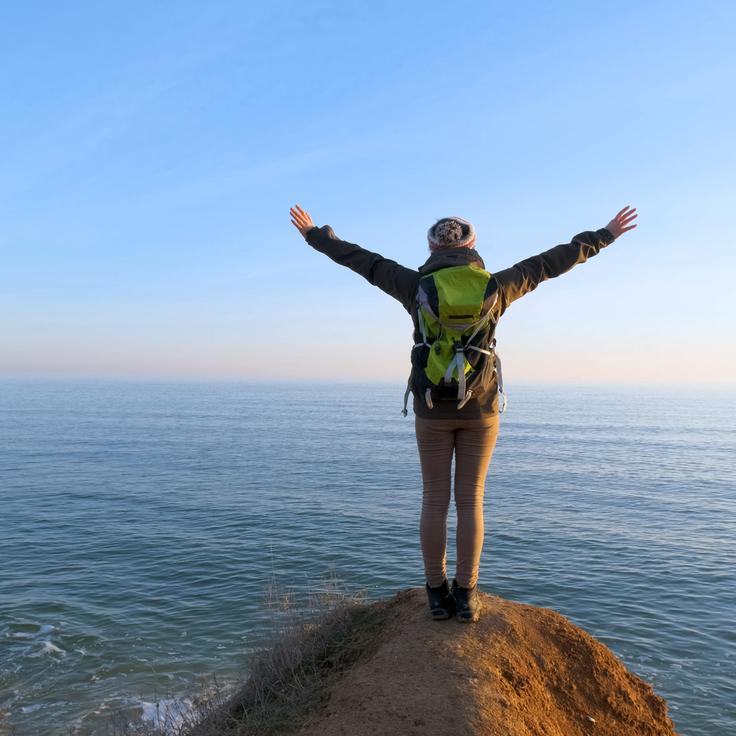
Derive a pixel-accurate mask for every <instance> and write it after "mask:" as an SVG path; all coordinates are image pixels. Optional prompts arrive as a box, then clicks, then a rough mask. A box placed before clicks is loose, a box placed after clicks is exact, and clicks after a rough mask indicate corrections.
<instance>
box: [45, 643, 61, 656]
mask: <svg viewBox="0 0 736 736" xmlns="http://www.w3.org/2000/svg"><path fill="white" fill-rule="evenodd" d="M41 651H42V652H43V653H44V654H60V655H61V656H62V657H63V656H65V655H66V652H65V651H64V650H63V649H61V648H59V647H57V646H56V644H52V643H51V642H50V641H44V642H43V648H42V649H41Z"/></svg>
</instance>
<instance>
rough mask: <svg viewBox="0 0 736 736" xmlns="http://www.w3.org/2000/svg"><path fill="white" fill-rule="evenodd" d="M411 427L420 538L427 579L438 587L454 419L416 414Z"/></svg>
mask: <svg viewBox="0 0 736 736" xmlns="http://www.w3.org/2000/svg"><path fill="white" fill-rule="evenodd" d="M414 426H415V429H416V435H417V447H418V448H419V461H420V463H421V466H422V485H423V493H422V515H421V519H420V522H419V538H420V540H421V544H422V556H423V557H424V573H425V575H426V578H427V582H428V583H429V585H430V586H432V587H437V586H438V585H441V584H442V581H443V580H444V579H445V577H446V564H447V563H446V553H447V511H448V509H449V506H450V480H451V476H450V468H451V465H452V452H453V448H454V444H455V433H454V431H453V429H452V427H453V426H454V422H453V420H443V419H425V418H423V417H417V416H415V421H414Z"/></svg>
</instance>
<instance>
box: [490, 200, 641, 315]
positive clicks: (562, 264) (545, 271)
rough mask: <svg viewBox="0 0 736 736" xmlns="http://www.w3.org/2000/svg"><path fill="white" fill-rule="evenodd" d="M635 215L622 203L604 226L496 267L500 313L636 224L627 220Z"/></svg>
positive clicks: (631, 219) (596, 252) (593, 253)
mask: <svg viewBox="0 0 736 736" xmlns="http://www.w3.org/2000/svg"><path fill="white" fill-rule="evenodd" d="M636 217H637V215H636V208H634V209H632V208H630V207H628V206H627V207H624V208H623V209H622V210H621V211H620V212H619V213H618V214H617V215H616V216H615V217H614V218H613V219H612V220H611V221H610V222H609V223H608V225H606V227H604V228H600V230H595V231H585V232H582V233H579V234H578V235H576V236H575V237H574V238H573V239H572V240H571V241H570V242H569V243H565V244H563V245H557V246H555V247H554V248H550V249H549V250H547V251H545V252H544V253H540V254H539V255H538V256H532V257H531V258H527V259H525V260H523V261H520V262H519V263H517V264H516V265H515V266H512V267H511V268H506V269H504V270H503V271H498V272H497V273H496V274H495V276H496V279H497V281H498V283H499V286H500V287H501V314H503V312H505V311H506V308H507V307H508V305H509V304H511V302H513V301H515V300H516V299H518V298H519V297H522V296H524V294H528V293H529V292H530V291H533V290H534V289H536V288H537V286H539V284H541V283H542V281H546V280H547V279H551V278H555V277H556V276H560V275H561V274H563V273H565V272H566V271H569V270H570V269H571V268H572V267H573V266H575V265H576V264H578V263H585V261H587V260H588V258H591V257H592V256H595V255H597V254H598V253H599V252H600V250H601V248H605V247H606V246H607V245H610V244H611V243H612V242H613V241H614V240H615V239H616V238H618V237H619V236H621V235H623V233H625V232H627V231H629V230H633V229H634V228H635V227H636V224H631V223H632V222H633V221H634V220H635V219H636Z"/></svg>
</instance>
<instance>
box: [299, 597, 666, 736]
mask: <svg viewBox="0 0 736 736" xmlns="http://www.w3.org/2000/svg"><path fill="white" fill-rule="evenodd" d="M482 600H483V605H484V609H483V614H482V617H481V620H480V621H479V622H478V623H476V624H461V623H458V622H457V621H455V620H450V621H441V622H438V621H432V620H431V619H430V618H429V613H428V609H427V606H426V597H425V593H424V590H423V589H421V588H418V589H411V590H405V591H402V592H400V593H398V594H397V595H396V596H395V598H393V599H390V600H387V601H379V602H378V603H374V604H371V605H372V607H373V608H374V609H375V610H376V611H377V612H380V616H381V620H382V621H383V623H382V625H381V626H380V627H379V628H378V629H377V632H376V633H375V635H374V636H373V638H372V640H371V641H370V644H369V651H367V652H365V653H364V655H363V656H362V657H361V658H360V659H359V660H358V661H356V662H355V664H353V665H352V666H351V667H350V668H349V669H347V670H346V671H345V672H343V673H342V674H341V675H340V676H339V677H338V678H336V679H335V680H333V681H332V682H331V683H330V686H329V689H328V691H327V692H326V693H325V697H324V698H323V700H322V704H321V705H320V706H319V707H317V708H316V709H314V710H312V712H311V713H309V714H308V716H307V717H306V719H305V720H304V721H302V724H301V726H300V727H297V729H296V730H295V733H297V734H299V736H338V734H340V735H341V736H363V735H364V734H365V735H366V736H367V734H371V736H374V735H375V734H399V735H400V736H409V735H411V734H417V735H419V734H421V735H422V736H450V734H452V736H461V735H466V734H467V735H471V734H472V735H474V736H475V735H477V734H484V735H485V734H488V736H578V735H580V736H582V735H583V734H585V735H586V736H589V735H595V736H666V735H669V734H675V730H674V726H673V724H672V722H671V721H670V719H669V717H668V716H667V706H666V704H665V702H664V701H663V700H662V699H661V698H660V697H658V696H657V695H656V694H655V693H654V692H653V690H652V688H651V687H650V686H649V685H647V684H646V683H644V682H643V681H642V680H640V679H639V678H638V677H636V676H634V675H632V674H631V673H630V672H629V671H628V670H627V669H626V668H625V667H624V665H623V664H622V663H621V662H620V661H619V660H618V659H617V658H616V657H615V655H614V654H613V653H612V652H611V651H610V650H609V649H608V648H607V647H605V646H604V645H603V644H601V643H600V642H598V641H596V640H595V639H594V638H593V637H591V636H590V635H589V634H586V633H585V632H584V631H582V630H581V629H579V628H578V627H577V626H575V625H574V624H572V623H570V621H568V620H567V619H566V618H565V617H564V616H562V615H560V614H559V613H556V612H555V611H552V610H549V609H544V608H536V607H534V606H528V605H522V604H519V603H512V602H511V601H507V600H505V599H503V598H499V597H496V596H491V595H488V594H485V593H483V594H482ZM295 725H296V724H295Z"/></svg>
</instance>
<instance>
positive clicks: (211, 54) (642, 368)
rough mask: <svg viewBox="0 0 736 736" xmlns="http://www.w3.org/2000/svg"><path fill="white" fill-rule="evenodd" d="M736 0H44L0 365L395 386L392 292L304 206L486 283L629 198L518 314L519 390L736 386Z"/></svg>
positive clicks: (25, 104)
mask: <svg viewBox="0 0 736 736" xmlns="http://www.w3.org/2000/svg"><path fill="white" fill-rule="evenodd" d="M735 36H736V4H734V3H732V2H730V1H723V2H707V1H706V2H699V3H691V2H636V3H633V2H623V3H621V2H618V3H592V2H590V0H586V1H585V2H559V3H549V2H544V3H542V2H539V3H508V2H504V3H496V2H463V3H452V4H450V3H446V2H442V3H439V2H403V3H397V2H370V3H368V2H364V3H358V2H346V1H345V0H343V1H341V2H329V3H325V2H301V3H296V2H294V3H260V4H258V5H256V4H254V3H249V2H212V3H201V2H186V1H181V0H180V1H178V2H160V3H150V2H146V3H144V2H127V3H114V4H113V3H92V2H72V3H58V2H54V3H51V2H32V3H6V4H4V6H3V9H2V14H1V22H0V40H1V43H0V62H1V63H0V98H1V99H2V100H3V104H2V114H1V115H0V145H1V150H2V165H1V166H0V254H1V255H2V260H1V261H0V375H7V376H51V375H54V376H55V375H58V376H91V375H94V376H136V377H137V376H140V377H149V376H152V377H183V378H188V377H223V378H254V377H257V378H269V377H274V378H286V377H299V376H303V377H310V378H311V377H323V378H331V377H339V378H345V379H373V378H376V379H387V380H394V379H396V380H401V381H403V380H404V379H405V378H406V375H407V373H408V366H409V362H408V353H409V346H410V344H411V321H410V318H409V315H408V314H407V313H406V312H405V311H404V310H403V308H402V307H401V305H400V304H399V303H398V302H396V301H394V300H393V299H391V298H390V297H389V296H387V295H385V294H384V293H383V292H381V291H379V290H378V289H376V288H375V287H372V286H371V285H370V284H368V282H366V281H364V280H363V279H361V278H360V277H359V276H357V275H356V274H354V273H352V272H351V271H349V270H347V269H344V268H341V267H339V266H337V265H336V264H334V263H333V262H332V261H330V260H329V259H328V258H326V257H325V256H323V255H322V254H320V253H317V252H315V251H313V250H312V249H311V248H310V247H309V246H308V245H307V244H306V243H305V242H304V241H303V239H302V238H301V237H300V235H299V233H298V232H297V231H296V229H295V228H294V226H293V225H292V224H291V222H290V219H289V207H290V206H291V205H292V204H295V203H299V204H301V205H302V207H304V208H305V209H306V210H307V211H308V212H309V213H310V214H311V215H312V217H313V219H314V220H315V222H316V223H317V224H320V225H322V224H330V225H331V226H332V227H333V228H334V229H335V231H336V232H337V234H338V235H339V236H340V237H342V238H343V239H345V240H348V241H351V242H354V243H358V244H360V245H362V246H363V247H366V248H369V249H371V250H374V251H378V252H379V253H382V254H383V255H385V256H387V257H390V258H393V259H395V260H397V261H399V262H400V263H403V264H404V265H407V266H410V267H414V268H416V267H417V266H419V265H420V264H421V263H422V262H423V261H424V260H425V259H426V257H427V242H426V237H425V236H426V230H427V228H428V227H429V226H430V225H431V224H432V223H433V222H434V221H435V220H436V219H437V218H439V217H444V216H448V215H455V214H456V215H460V216H462V217H465V218H467V219H469V220H470V221H472V222H473V223H474V224H475V226H476V229H477V232H478V244H477V247H478V251H479V252H480V253H481V254H482V255H483V257H484V259H485V262H486V266H487V267H488V268H489V270H497V269H501V268H505V267H508V266H510V265H512V264H513V263H515V262H517V261H519V260H521V259H522V258H525V257H527V256H530V255H533V254H536V253H539V252H541V251H543V250H545V249H547V248H549V247H552V246H553V245H556V244H558V243H562V242H567V241H569V240H570V239H571V237H572V236H573V235H574V234H576V233H578V232H580V231H582V230H592V229H596V228H598V227H602V226H604V225H605V224H606V222H607V221H608V220H609V219H610V218H611V217H612V216H613V215H614V214H615V213H616V212H617V211H618V210H619V209H620V208H621V207H623V206H624V205H627V204H631V205H633V206H636V207H637V208H638V211H639V227H638V228H636V229H635V230H633V231H632V232H630V233H627V234H625V235H624V236H622V238H621V239H620V240H618V241H616V242H615V243H614V244H613V245H612V246H610V247H609V248H607V249H606V250H604V251H602V252H601V253H600V255H598V256H596V257H595V258H593V259H591V260H590V261H589V262H588V263H586V264H582V265H579V266H577V267H576V268H575V269H573V270H572V271H571V272H570V273H568V274H565V275H563V276H562V277H560V278H558V279H556V280H552V281H549V282H546V283H544V284H542V285H540V287H539V288H538V289H537V290H536V291H535V292H533V293H531V294H529V295H527V296H526V297H524V298H523V299H521V300H520V301H518V302H516V303H514V304H513V305H512V306H511V308H510V309H509V310H508V312H507V313H506V315H505V316H504V318H503V319H502V321H501V323H500V325H499V329H498V343H499V352H500V354H501V355H502V357H503V359H504V374H505V378H506V380H507V382H509V383H512V382H513V381H514V380H554V381H616V382H629V381H634V382H637V381H647V382H649V381H662V382H666V383H677V384H681V385H683V386H687V385H689V384H690V383H713V384H715V383H734V382H736V329H735V328H734V325H735V324H736V286H734V276H735V275H736V247H735V246H736V243H735V242H734V241H735V240H736V236H735V235H734V233H735V232H736V228H735V226H734V221H735V220H736V205H735V204H734V202H735V197H734V195H735V194H736V175H735V172H736V133H735V132H734V131H735V127H734V120H735V119H736V44H735V43H734V37H735Z"/></svg>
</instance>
